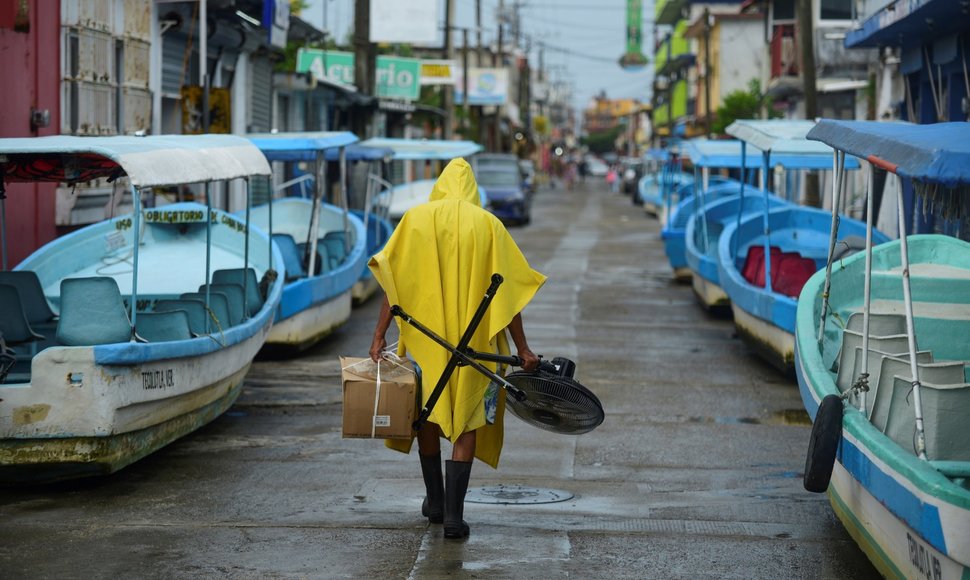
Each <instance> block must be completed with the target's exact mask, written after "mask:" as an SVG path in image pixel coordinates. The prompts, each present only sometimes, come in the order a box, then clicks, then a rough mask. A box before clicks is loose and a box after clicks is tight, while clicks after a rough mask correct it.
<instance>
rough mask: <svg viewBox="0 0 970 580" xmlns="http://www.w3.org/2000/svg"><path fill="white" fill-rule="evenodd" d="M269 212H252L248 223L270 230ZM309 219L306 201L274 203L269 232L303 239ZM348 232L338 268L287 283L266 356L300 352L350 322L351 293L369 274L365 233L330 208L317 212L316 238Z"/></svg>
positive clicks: (310, 210)
mask: <svg viewBox="0 0 970 580" xmlns="http://www.w3.org/2000/svg"><path fill="white" fill-rule="evenodd" d="M268 210H269V208H268V207H267V206H259V207H256V208H253V210H252V212H251V219H252V221H253V223H254V224H255V225H256V226H257V227H265V228H268V227H269V211H268ZM312 213H313V204H312V202H311V201H310V200H305V199H299V198H287V199H280V200H276V201H274V202H273V232H274V234H277V233H278V234H288V235H290V236H292V237H293V238H294V240H296V239H300V240H303V239H305V238H306V231H307V228H308V227H309V224H310V216H311V214H312ZM345 224H346V226H347V227H348V228H349V231H350V234H349V235H350V251H349V252H348V253H347V255H346V257H345V259H344V260H343V261H342V262H341V263H340V265H339V266H337V267H336V268H333V269H331V270H327V271H325V272H323V273H321V274H319V275H316V276H305V277H302V278H297V279H293V280H290V281H288V282H287V283H286V285H285V287H284V288H283V295H282V298H281V299H280V304H279V308H278V309H277V312H276V323H275V325H274V327H273V330H272V331H271V332H270V334H269V337H268V338H267V339H266V347H265V349H266V351H267V353H270V354H287V352H288V351H290V352H299V351H302V350H305V349H307V348H309V347H310V346H313V345H314V344H315V343H317V342H319V341H320V340H322V339H323V338H326V337H327V336H328V335H330V334H331V333H333V331H334V330H336V329H337V328H338V327H339V326H341V325H342V324H344V323H345V322H347V320H348V319H349V318H350V309H351V301H352V289H353V287H354V285H355V284H356V283H357V282H358V281H359V280H360V278H361V275H362V274H363V273H364V271H365V270H366V269H367V259H368V256H367V251H366V248H367V233H366V230H365V229H364V224H363V222H362V221H361V219H360V218H358V217H357V216H356V215H354V214H353V213H350V214H348V215H347V216H346V221H345V216H344V214H343V211H342V210H341V209H340V208H338V207H336V206H333V205H330V204H326V203H324V204H321V205H320V209H319V220H318V232H317V237H318V238H321V239H322V238H323V237H324V236H325V235H326V234H328V233H330V232H340V231H344V227H345Z"/></svg>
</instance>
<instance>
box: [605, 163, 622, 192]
mask: <svg viewBox="0 0 970 580" xmlns="http://www.w3.org/2000/svg"><path fill="white" fill-rule="evenodd" d="M606 183H607V185H609V186H610V193H619V191H620V175H619V172H618V171H617V169H616V165H610V168H609V169H608V170H607V171H606Z"/></svg>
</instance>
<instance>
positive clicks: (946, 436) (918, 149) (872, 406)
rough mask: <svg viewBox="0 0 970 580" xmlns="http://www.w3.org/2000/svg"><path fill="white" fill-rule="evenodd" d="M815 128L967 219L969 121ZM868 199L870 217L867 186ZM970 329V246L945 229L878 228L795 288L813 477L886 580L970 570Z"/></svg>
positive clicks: (825, 123)
mask: <svg viewBox="0 0 970 580" xmlns="http://www.w3.org/2000/svg"><path fill="white" fill-rule="evenodd" d="M808 138H809V139H817V140H819V141H821V142H823V143H826V144H828V145H830V146H832V147H835V148H836V150H837V151H838V155H839V156H840V157H844V156H846V155H854V156H856V157H859V158H861V159H865V160H867V161H868V162H869V164H870V166H874V167H879V168H882V169H885V170H887V171H889V172H891V173H894V174H896V175H897V176H898V177H899V178H901V179H904V180H910V181H911V182H912V184H913V186H914V189H915V190H916V192H917V194H918V195H920V196H922V197H923V200H924V202H925V203H926V204H927V205H928V206H930V207H933V208H934V209H935V210H941V214H942V216H943V217H946V218H951V219H956V220H962V221H963V223H967V220H968V219H970V211H968V208H970V203H968V201H967V200H968V193H970V124H968V123H939V124H936V125H911V124H908V123H875V122H867V121H829V120H822V121H820V122H819V124H818V126H817V127H815V128H814V129H812V131H811V132H810V133H809V134H808ZM837 163H838V161H837ZM870 177H871V175H870ZM870 183H871V180H870ZM867 203H868V208H869V210H870V211H869V212H868V215H869V216H872V214H873V212H872V207H873V205H872V195H871V192H867ZM898 204H899V205H898V207H900V208H902V207H904V204H903V194H902V188H899V190H898ZM898 215H899V228H900V232H906V231H907V219H906V216H905V215H904V212H903V211H902V210H900V211H899V212H898ZM868 228H869V231H870V232H871V231H872V220H871V219H870V220H869V223H868ZM833 229H834V228H833ZM830 247H831V246H830ZM968 336H970V244H968V243H967V242H964V241H962V240H958V239H956V238H952V237H948V236H942V235H936V234H921V235H909V236H906V235H903V237H902V238H900V239H899V240H896V241H893V242H890V243H884V244H881V245H878V246H875V245H874V240H872V239H871V238H870V239H869V243H868V244H867V249H866V251H865V252H860V253H859V254H856V255H854V256H851V257H849V258H846V259H845V260H841V261H833V262H832V263H831V266H830V268H828V269H826V270H823V271H820V272H818V273H817V274H815V275H814V276H813V277H812V278H811V279H810V280H809V281H808V283H807V284H806V285H805V287H804V289H803V290H802V293H801V296H800V297H799V301H798V318H797V331H796V343H795V345H796V357H797V367H796V370H797V376H798V384H799V389H800V392H801V395H802V401H803V402H804V404H805V408H806V410H807V411H808V413H809V415H810V416H811V417H812V418H813V420H814V426H813V431H812V441H811V442H810V447H809V457H808V460H807V463H806V473H805V487H806V489H808V490H809V491H815V492H826V491H827V493H828V496H829V500H830V502H831V504H832V508H833V509H834V511H835V513H836V515H837V516H838V517H839V519H840V520H841V521H842V523H843V524H844V525H845V527H846V529H847V530H848V531H849V533H850V535H851V536H852V537H853V538H854V539H855V540H856V542H858V543H859V545H860V547H861V548H862V549H863V551H864V552H865V553H866V555H867V556H868V557H869V559H870V560H872V562H873V564H875V566H876V568H878V569H879V571H880V572H881V573H882V574H883V575H884V576H886V577H887V578H888V577H895V578H968V577H970V437H968V436H967V433H968V432H967V426H966V425H967V417H968V416H970V384H968V380H967V379H968V377H967V361H968V360H970V341H968V340H967V337H968Z"/></svg>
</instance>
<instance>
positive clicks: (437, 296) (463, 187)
mask: <svg viewBox="0 0 970 580" xmlns="http://www.w3.org/2000/svg"><path fill="white" fill-rule="evenodd" d="M369 266H370V269H371V271H372V272H373V273H374V277H375V278H376V279H377V281H378V282H380V285H381V287H383V288H384V292H385V293H386V294H387V299H388V302H389V303H390V304H391V305H395V304H397V305H400V306H401V308H403V309H404V311H405V312H407V313H408V314H410V315H411V316H413V317H414V319H415V320H417V321H418V322H420V323H422V324H424V325H425V326H427V327H428V328H430V329H431V330H432V331H434V332H435V333H437V334H438V335H439V336H441V337H443V338H444V339H445V340H447V341H448V342H449V343H450V344H452V345H454V344H457V343H458V341H459V340H460V338H461V335H462V334H463V333H464V331H465V328H466V327H467V325H468V322H469V321H470V320H471V318H472V316H473V315H474V313H475V310H476V309H477V308H478V305H479V303H480V302H481V300H482V297H483V296H484V295H485V290H486V289H487V288H488V286H489V284H490V283H491V277H492V274H493V273H498V274H501V275H502V277H503V278H504V279H505V281H504V283H503V284H502V285H501V286H500V287H499V290H498V292H497V293H496V294H495V298H494V299H493V300H492V303H491V305H490V306H489V308H488V311H487V312H486V314H485V318H484V319H483V320H482V322H481V324H480V325H479V326H478V329H477V331H476V332H475V335H474V337H473V338H472V341H471V343H470V344H469V346H470V347H471V348H472V349H474V350H476V351H481V352H499V353H503V354H506V353H508V352H509V348H508V342H507V339H506V336H505V327H506V326H508V324H509V323H510V322H511V321H512V318H513V317H514V316H515V315H516V314H518V313H519V312H521V311H522V309H523V308H525V306H526V304H528V303H529V301H530V300H532V297H533V296H534V295H535V293H536V292H537V291H538V290H539V288H540V287H541V286H542V284H543V282H545V280H546V277H545V276H543V275H542V274H540V273H538V272H536V271H535V270H533V269H532V268H530V267H529V263H528V262H527V261H526V259H525V256H523V255H522V252H521V251H520V250H519V248H518V246H516V245H515V242H514V241H513V240H512V236H510V235H509V233H508V231H506V229H505V227H504V226H503V225H502V223H501V222H500V221H499V220H498V219H497V218H496V217H495V216H493V215H492V214H491V213H489V212H487V211H485V210H484V209H482V208H481V207H480V202H479V196H478V184H477V183H476V182H475V175H474V174H473V173H472V169H471V167H470V166H469V165H468V162H466V161H465V160H464V159H454V160H452V161H451V162H450V163H449V164H448V165H447V167H445V169H444V171H442V172H441V175H440V176H439V177H438V181H437V182H436V183H435V186H434V189H432V191H431V196H430V198H429V201H428V202H427V203H424V204H421V205H418V206H415V207H413V208H411V209H410V210H408V211H407V213H405V214H404V217H403V219H401V222H400V223H399V224H398V226H397V228H395V230H394V234H393V235H392V236H391V239H390V240H388V242H387V244H386V245H385V246H384V249H383V250H381V251H380V252H379V253H378V254H377V255H375V256H374V257H373V258H371V260H370V263H369ZM398 327H399V329H400V343H399V353H400V354H403V353H404V352H405V351H407V352H408V353H410V354H411V356H412V357H414V359H415V360H416V361H417V363H418V365H419V366H420V367H421V371H422V375H423V383H424V384H423V392H422V405H423V404H424V402H425V401H427V399H428V397H429V395H430V394H431V391H432V390H433V389H434V386H435V384H436V383H437V382H438V378H439V377H440V376H441V374H442V371H444V368H445V365H446V364H447V362H448V359H449V358H450V357H451V353H450V352H448V351H447V350H445V349H444V348H442V347H441V346H439V345H437V344H435V343H434V342H433V341H431V339H429V338H427V337H426V336H424V335H423V334H421V333H420V332H419V331H418V330H416V329H414V328H413V327H411V326H410V325H408V324H406V323H401V322H400V321H398ZM483 364H485V365H486V366H488V367H489V368H491V369H493V370H494V368H495V365H494V364H490V363H483ZM488 383H489V380H488V379H487V378H486V377H485V376H484V375H482V374H481V373H479V372H478V371H476V370H474V369H472V368H470V367H459V368H457V369H456V370H455V372H454V374H452V376H451V379H450V380H449V382H448V386H447V387H446V388H445V390H444V392H443V393H442V395H441V398H440V399H438V403H437V404H436V405H435V407H434V409H433V411H432V413H431V417H430V418H429V421H430V422H432V423H437V424H438V425H439V426H440V427H441V431H442V434H443V435H444V436H445V437H447V438H448V439H450V440H451V441H452V442H454V441H455V440H456V439H457V438H458V436H459V435H461V434H462V433H465V432H467V431H474V430H476V429H478V434H477V439H476V452H475V456H476V457H478V458H479V459H481V460H482V461H484V462H485V463H487V464H489V465H491V466H492V467H498V460H499V455H500V454H501V451H502V440H503V434H504V430H503V424H502V419H503V415H504V412H505V394H504V392H499V396H498V411H497V414H496V419H495V423H494V424H491V425H489V424H487V422H486V420H485V408H484V403H483V399H484V396H485V389H486V387H487V386H488ZM412 443H413V440H412V441H406V440H404V441H401V440H389V441H387V445H388V447H390V448H392V449H397V450H399V451H403V452H405V453H406V452H409V451H410V449H411V445H412Z"/></svg>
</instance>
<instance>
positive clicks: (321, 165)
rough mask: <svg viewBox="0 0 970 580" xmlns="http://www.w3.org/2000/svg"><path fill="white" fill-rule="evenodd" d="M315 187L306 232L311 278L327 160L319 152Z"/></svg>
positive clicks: (325, 179)
mask: <svg viewBox="0 0 970 580" xmlns="http://www.w3.org/2000/svg"><path fill="white" fill-rule="evenodd" d="M316 173H317V186H316V188H314V191H313V205H312V206H311V210H310V212H311V213H310V231H308V232H307V244H306V247H307V252H308V253H309V255H308V256H305V261H306V263H307V275H308V276H313V275H314V273H315V272H316V264H317V232H318V230H319V229H320V196H321V195H323V191H324V189H326V187H327V158H326V154H325V153H324V152H323V151H322V150H321V151H317V161H316Z"/></svg>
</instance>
